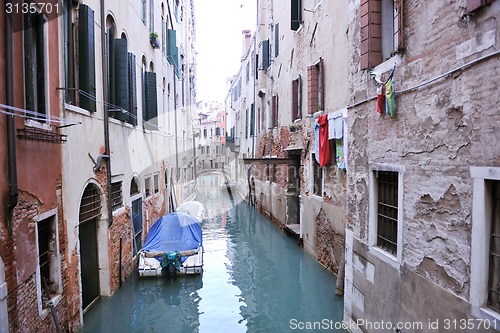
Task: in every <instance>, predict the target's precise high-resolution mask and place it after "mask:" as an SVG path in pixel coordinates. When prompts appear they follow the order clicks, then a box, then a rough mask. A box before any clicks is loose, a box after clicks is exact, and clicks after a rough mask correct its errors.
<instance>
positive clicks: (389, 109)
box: [385, 75, 396, 117]
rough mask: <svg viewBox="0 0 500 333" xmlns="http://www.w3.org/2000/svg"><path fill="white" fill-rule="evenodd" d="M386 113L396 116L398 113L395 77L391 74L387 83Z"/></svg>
mask: <svg viewBox="0 0 500 333" xmlns="http://www.w3.org/2000/svg"><path fill="white" fill-rule="evenodd" d="M385 114H386V115H388V116H391V117H394V115H395V114H396V101H395V99H394V77H393V76H392V75H391V77H390V78H389V80H387V83H386V84H385Z"/></svg>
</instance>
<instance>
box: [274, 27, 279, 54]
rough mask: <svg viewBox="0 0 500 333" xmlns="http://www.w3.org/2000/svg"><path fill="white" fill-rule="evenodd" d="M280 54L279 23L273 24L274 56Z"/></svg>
mask: <svg viewBox="0 0 500 333" xmlns="http://www.w3.org/2000/svg"><path fill="white" fill-rule="evenodd" d="M279 54H280V24H279V23H276V24H275V25H274V57H275V58H277V57H278V55H279Z"/></svg>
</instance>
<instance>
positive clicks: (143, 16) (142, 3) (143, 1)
mask: <svg viewBox="0 0 500 333" xmlns="http://www.w3.org/2000/svg"><path fill="white" fill-rule="evenodd" d="M139 1H140V4H139V7H140V10H141V20H142V23H144V24H146V0H139Z"/></svg>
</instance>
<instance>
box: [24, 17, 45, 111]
mask: <svg viewBox="0 0 500 333" xmlns="http://www.w3.org/2000/svg"><path fill="white" fill-rule="evenodd" d="M23 20H24V29H23V33H24V90H25V101H26V109H27V110H30V111H35V112H38V113H39V114H46V113H47V105H46V104H47V101H46V99H45V96H46V95H47V92H46V89H45V88H46V84H47V82H46V80H47V68H45V66H46V64H48V61H47V59H46V58H47V57H46V50H47V47H48V46H47V45H46V44H47V41H46V36H45V34H46V31H45V30H46V28H47V24H46V19H45V17H44V15H43V14H42V13H38V12H37V13H34V14H26V15H23ZM39 117H40V116H39Z"/></svg>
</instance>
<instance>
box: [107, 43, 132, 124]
mask: <svg viewBox="0 0 500 333" xmlns="http://www.w3.org/2000/svg"><path fill="white" fill-rule="evenodd" d="M111 47H114V49H113V50H112V52H110V55H111V54H113V58H111V57H110V61H109V67H110V68H109V70H110V76H109V88H110V89H109V90H110V103H111V104H113V105H115V106H117V107H116V108H115V107H110V109H109V112H110V116H111V117H113V118H115V119H118V120H121V121H126V120H127V119H128V115H127V112H128V111H129V110H130V100H129V65H128V60H129V57H128V52H127V40H126V39H125V38H117V39H114V42H113V43H110V48H111ZM110 51H111V49H110ZM124 111H126V112H124Z"/></svg>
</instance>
